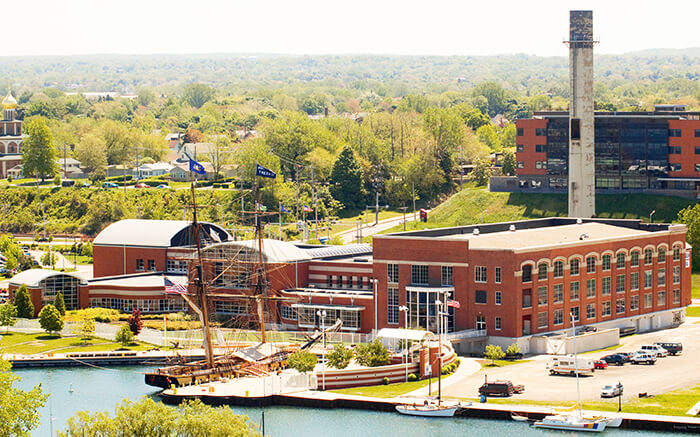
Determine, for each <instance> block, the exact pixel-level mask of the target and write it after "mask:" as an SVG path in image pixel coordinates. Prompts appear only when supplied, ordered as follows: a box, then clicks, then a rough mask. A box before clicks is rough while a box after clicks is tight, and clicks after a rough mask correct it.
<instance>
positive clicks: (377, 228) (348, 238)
mask: <svg viewBox="0 0 700 437" xmlns="http://www.w3.org/2000/svg"><path fill="white" fill-rule="evenodd" d="M403 217H404V216H403V215H400V216H398V217H391V218H388V219H384V220H379V223H377V224H376V225H375V224H374V221H373V222H372V223H367V224H363V225H362V238H364V237H367V236H370V235H374V234H378V233H380V232H382V231H386V230H387V229H391V228H393V227H394V226H397V225H400V224H402V223H403ZM418 217H419V214H418V212H416V219H418ZM412 221H413V213H412V212H411V213H406V223H408V222H412ZM335 235H336V236H337V237H340V239H342V240H343V243H345V244H347V243H353V242H356V238H357V227H353V228H352V229H348V230H347V231H343V232H338V233H337V234H335Z"/></svg>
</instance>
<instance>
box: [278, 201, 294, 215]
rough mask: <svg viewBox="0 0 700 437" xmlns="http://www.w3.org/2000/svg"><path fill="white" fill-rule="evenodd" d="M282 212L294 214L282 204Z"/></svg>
mask: <svg viewBox="0 0 700 437" xmlns="http://www.w3.org/2000/svg"><path fill="white" fill-rule="evenodd" d="M280 212H287V213H289V212H292V211H290V210H288V209H287V208H285V207H284V205H282V204H281V203H280Z"/></svg>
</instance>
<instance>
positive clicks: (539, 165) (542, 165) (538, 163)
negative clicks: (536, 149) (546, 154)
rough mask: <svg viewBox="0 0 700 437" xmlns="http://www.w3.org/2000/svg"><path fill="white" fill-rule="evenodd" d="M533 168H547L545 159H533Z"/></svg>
mask: <svg viewBox="0 0 700 437" xmlns="http://www.w3.org/2000/svg"><path fill="white" fill-rule="evenodd" d="M535 168H537V169H540V170H542V169H545V168H547V161H535Z"/></svg>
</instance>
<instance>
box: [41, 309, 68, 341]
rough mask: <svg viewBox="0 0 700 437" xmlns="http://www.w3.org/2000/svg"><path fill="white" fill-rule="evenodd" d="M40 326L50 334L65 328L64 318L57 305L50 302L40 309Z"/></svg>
mask: <svg viewBox="0 0 700 437" xmlns="http://www.w3.org/2000/svg"><path fill="white" fill-rule="evenodd" d="M39 326H41V329H43V330H44V331H46V332H48V333H49V334H52V333H57V332H59V331H61V329H63V318H62V317H61V313H59V312H58V310H57V309H56V307H55V306H53V305H51V304H48V305H45V306H44V307H43V308H42V309H41V311H39Z"/></svg>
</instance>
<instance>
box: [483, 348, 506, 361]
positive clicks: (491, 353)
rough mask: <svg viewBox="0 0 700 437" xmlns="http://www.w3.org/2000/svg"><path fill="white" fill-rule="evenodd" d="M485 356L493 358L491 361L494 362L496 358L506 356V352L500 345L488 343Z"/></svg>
mask: <svg viewBox="0 0 700 437" xmlns="http://www.w3.org/2000/svg"><path fill="white" fill-rule="evenodd" d="M484 356H485V357H486V358H488V359H489V360H491V363H493V362H494V361H495V360H500V359H501V358H503V357H505V356H506V354H505V352H503V349H501V347H500V346H495V345H493V344H488V345H486V352H484Z"/></svg>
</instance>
